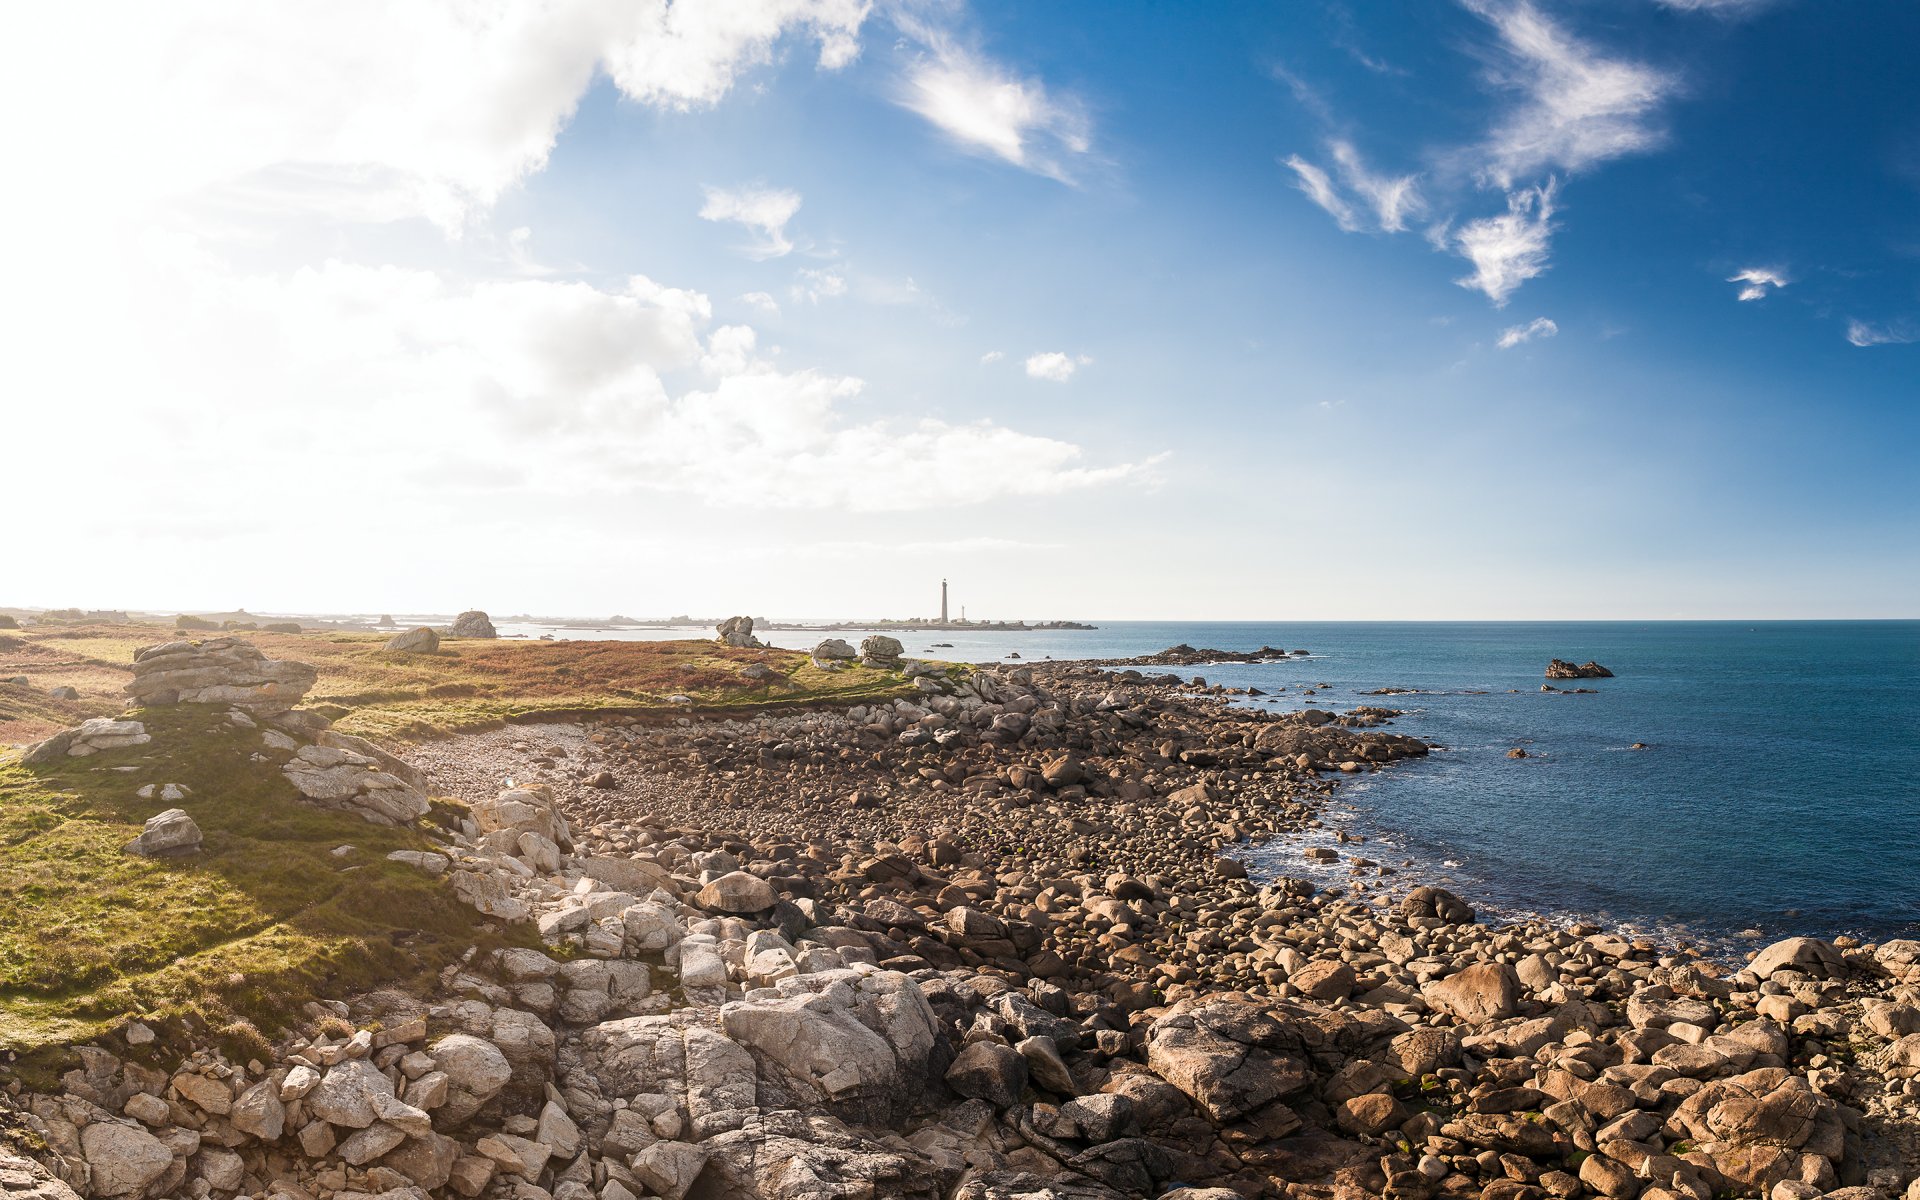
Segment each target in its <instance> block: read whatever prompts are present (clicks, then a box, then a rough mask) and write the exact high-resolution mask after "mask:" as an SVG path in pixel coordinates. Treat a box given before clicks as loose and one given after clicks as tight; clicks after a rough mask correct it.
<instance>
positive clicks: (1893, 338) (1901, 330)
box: [1847, 317, 1920, 348]
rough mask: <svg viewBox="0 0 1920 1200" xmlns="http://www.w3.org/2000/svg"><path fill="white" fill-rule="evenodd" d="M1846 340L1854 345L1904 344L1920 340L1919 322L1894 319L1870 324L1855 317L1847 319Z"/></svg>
mask: <svg viewBox="0 0 1920 1200" xmlns="http://www.w3.org/2000/svg"><path fill="white" fill-rule="evenodd" d="M1847 340H1848V341H1849V342H1852V343H1853V344H1854V345H1856V346H1860V347H1863V348H1864V347H1867V346H1905V345H1908V344H1910V343H1913V342H1920V322H1913V321H1894V322H1891V323H1882V324H1877V325H1876V324H1872V323H1870V322H1867V321H1862V320H1860V319H1858V318H1857V317H1850V318H1848V319H1847Z"/></svg>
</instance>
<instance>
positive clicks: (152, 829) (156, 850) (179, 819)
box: [127, 808, 202, 858]
mask: <svg viewBox="0 0 1920 1200" xmlns="http://www.w3.org/2000/svg"><path fill="white" fill-rule="evenodd" d="M201 840H202V839H201V836H200V826H198V825H196V824H194V821H193V818H192V817H190V816H188V815H187V813H186V810H185V809H180V808H170V809H168V810H167V811H165V812H163V813H159V814H158V815H156V816H151V817H148V818H147V824H146V828H145V829H143V830H141V831H140V836H139V837H137V838H135V839H133V840H132V841H131V842H128V843H127V853H128V854H140V855H144V856H146V857H147V858H166V857H168V856H171V855H179V854H192V853H194V852H195V851H197V850H199V849H200V843H201Z"/></svg>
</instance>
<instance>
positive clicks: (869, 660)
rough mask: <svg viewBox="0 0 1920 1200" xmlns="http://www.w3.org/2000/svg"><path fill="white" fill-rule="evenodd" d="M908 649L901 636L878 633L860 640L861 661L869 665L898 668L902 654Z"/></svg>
mask: <svg viewBox="0 0 1920 1200" xmlns="http://www.w3.org/2000/svg"><path fill="white" fill-rule="evenodd" d="M906 651H907V648H906V647H905V646H902V645H901V644H900V639H899V638H897V637H888V636H887V635H886V634H884V633H876V634H874V635H872V636H871V637H868V638H864V639H862V641H861V642H860V661H861V663H862V664H864V665H866V666H869V667H885V668H888V669H896V668H898V667H899V666H900V656H901V655H903V654H905V653H906Z"/></svg>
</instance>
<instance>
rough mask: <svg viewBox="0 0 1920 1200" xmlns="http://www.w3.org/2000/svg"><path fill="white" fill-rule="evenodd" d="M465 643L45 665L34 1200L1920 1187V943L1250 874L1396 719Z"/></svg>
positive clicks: (32, 976)
mask: <svg viewBox="0 0 1920 1200" xmlns="http://www.w3.org/2000/svg"><path fill="white" fill-rule="evenodd" d="M468 627H469V628H478V625H477V623H473V624H470V625H469V626H468ZM747 628H748V631H749V633H750V631H751V625H748V627H747ZM427 632H429V633H431V632H433V631H427ZM418 633H419V631H406V632H403V633H400V634H397V635H396V636H395V637H394V638H392V639H386V638H383V637H380V636H372V635H356V634H342V633H305V634H291V633H289V634H278V633H242V634H238V635H235V634H225V635H208V636H206V637H204V638H201V639H199V640H197V641H195V640H186V639H182V638H180V636H179V635H178V634H177V633H176V632H175V631H172V630H168V629H164V628H159V627H141V626H124V625H116V626H93V625H72V626H60V627H53V628H47V629H41V630H28V631H20V632H14V631H8V632H7V633H4V634H0V681H4V682H0V722H4V724H0V740H5V741H11V742H16V743H32V744H33V745H32V748H31V749H23V750H22V751H18V752H13V753H11V754H8V753H5V752H0V822H4V831H5V837H4V838H3V839H0V886H3V887H4V889H5V899H6V902H7V903H6V905H5V907H4V912H5V914H6V915H5V916H4V918H0V1043H4V1045H5V1047H6V1049H7V1051H8V1053H9V1058H8V1060H7V1062H6V1064H5V1067H4V1073H5V1074H6V1075H7V1076H8V1078H9V1084H8V1087H7V1088H6V1091H5V1093H4V1094H3V1095H0V1127H4V1128H5V1129H7V1130H9V1131H11V1133H10V1135H9V1136H10V1139H11V1140H12V1142H13V1144H14V1146H15V1149H14V1151H13V1153H12V1155H11V1156H9V1160H8V1162H7V1163H5V1164H4V1165H0V1178H3V1179H4V1181H5V1186H6V1189H7V1191H8V1192H9V1194H14V1193H19V1194H23V1195H25V1194H32V1195H35V1196H37V1197H49V1198H52V1197H61V1196H65V1195H69V1194H72V1193H74V1192H77V1193H79V1194H82V1195H86V1196H97V1197H140V1198H146V1200H159V1198H160V1197H167V1196H175V1195H190V1196H194V1197H199V1198H203V1197H214V1198H216V1200H229V1198H232V1197H239V1196H243V1195H244V1196H248V1197H284V1198H285V1200H328V1198H329V1197H353V1198H355V1200H358V1198H359V1197H366V1196H381V1197H386V1198H388V1200H420V1198H421V1197H424V1196H461V1197H467V1198H469V1200H471V1198H475V1197H481V1196H488V1197H501V1198H503V1200H504V1198H508V1197H511V1198H512V1200H645V1198H650V1197H661V1198H666V1200H681V1198H682V1197H694V1198H696V1200H714V1198H719V1197H760V1198H764V1200H803V1198H804V1200H815V1198H826V1197H871V1198H875V1200H877V1198H880V1197H906V1198H912V1200H921V1198H925V1200H933V1198H939V1200H948V1198H952V1197H959V1198H964V1200H1013V1198H1015V1197H1018V1198H1021V1200H1048V1198H1052V1200H1112V1198H1118V1197H1136V1196H1150V1197H1168V1198H1170V1200H1231V1198H1233V1197H1277V1196H1290V1197H1301V1198H1313V1200H1358V1198H1360V1197H1372V1196H1380V1197H1393V1198H1395V1200H1439V1198H1441V1197H1463V1198H1464V1197H1485V1198H1487V1200H1573V1198H1575V1197H1582V1196H1596V1197H1607V1198H1609V1200H1716V1198H1717V1197H1721V1196H1765V1197H1767V1198H1768V1200H1812V1198H1813V1197H1816V1196H1822V1195H1839V1196H1841V1197H1842V1200H1874V1198H1883V1200H1884V1198H1890V1197H1892V1196H1895V1195H1897V1194H1898V1193H1900V1192H1901V1191H1902V1190H1904V1189H1907V1188H1908V1187H1909V1185H1910V1184H1911V1183H1912V1181H1913V1178H1914V1175H1915V1173H1916V1169H1917V1167H1920V1123H1917V1122H1916V1110H1915V1108H1914V1107H1913V1105H1914V1103H1915V1099H1916V1095H1917V1094H1920V1083H1916V1081H1915V1076H1916V1074H1920V944H1916V943H1913V942H1887V943H1883V944H1879V945H1862V944H1858V943H1855V942H1853V941H1851V940H1849V939H1846V938H1838V937H1837V938H1834V939H1831V940H1816V939H1812V938H1795V939H1789V940H1787V941H1784V942H1781V943H1778V944H1776V945H1773V946H1770V947H1767V948H1765V949H1764V950H1761V951H1759V952H1758V953H1757V954H1756V955H1755V956H1754V957H1753V958H1752V959H1751V960H1750V961H1746V962H1722V961H1716V960H1714V959H1713V958H1711V957H1710V956H1704V955H1702V954H1699V953H1696V952H1694V951H1692V950H1690V949H1688V948H1685V947H1680V946H1672V945H1662V944H1656V943H1653V942H1650V941H1646V940H1640V939H1634V938H1629V937H1626V936H1622V935H1619V934H1617V933H1614V932H1612V931H1609V930H1606V929H1603V928H1599V927H1595V926H1571V927H1568V926H1560V925H1556V924H1553V923H1550V922H1548V921H1545V920H1537V919H1536V920H1524V921H1519V922H1515V923H1508V924H1501V925H1491V924H1487V923H1482V922H1480V921H1478V920H1476V914H1475V913H1474V912H1473V911H1472V909H1471V908H1470V907H1469V906H1468V905H1467V904H1465V903H1463V902H1462V901H1461V900H1460V899H1459V898H1457V897H1455V896H1452V895H1450V894H1448V893H1447V892H1445V891H1442V890H1440V889H1437V888H1433V887H1428V886H1423V883H1422V881H1421V880H1420V879H1419V878H1418V876H1417V874H1415V873H1407V872H1402V871H1400V870H1399V869H1397V868H1396V867H1395V866H1394V865H1393V864H1388V863H1383V862H1379V861H1376V860H1374V859H1372V858H1370V857H1368V854H1367V849H1368V848H1367V846H1366V845H1365V844H1363V843H1352V844H1343V845H1342V846H1341V848H1340V849H1337V850H1327V849H1325V848H1319V849H1317V850H1316V851H1315V853H1316V854H1318V855H1321V856H1325V855H1328V854H1331V855H1334V856H1335V857H1336V858H1337V859H1340V860H1343V861H1344V862H1345V863H1346V864H1347V866H1348V868H1349V871H1350V876H1349V879H1348V881H1347V883H1346V884H1345V885H1344V886H1341V887H1338V888H1332V889H1318V888H1315V887H1314V886H1313V885H1312V884H1310V883H1308V882H1306V881H1305V880H1303V879H1300V878H1294V877H1289V876H1286V875H1282V876H1281V877H1279V878H1277V879H1273V880H1270V881H1261V880H1253V879H1249V878H1248V877H1247V871H1246V868H1245V866H1244V865H1243V863H1242V861H1241V858H1240V855H1241V854H1242V853H1243V852H1244V851H1245V850H1246V849H1247V848H1249V847H1251V846H1253V845H1256V844H1260V843H1263V842H1266V841H1269V840H1271V839H1274V838H1276V837H1279V836H1282V835H1285V834H1288V833H1292V832H1297V831H1301V830H1305V829H1311V828H1314V827H1315V826H1316V824H1317V822H1318V821H1319V815H1318V814H1319V813H1320V812H1321V809H1322V807H1323V805H1324V804H1325V803H1326V801H1327V799H1328V797H1329V796H1330V795H1332V794H1333V793H1334V791H1335V789H1337V788H1338V787H1339V786H1340V781H1341V780H1342V779H1343V778H1347V777H1350V776H1355V775H1361V774H1366V773H1371V772H1375V771H1389V772H1391V771H1394V770H1398V769H1407V768H1405V767H1404V766H1402V765H1401V764H1404V763H1406V762H1408V761H1414V760H1418V759H1419V758H1421V757H1422V756H1424V755H1425V754H1426V753H1427V751H1428V747H1427V745H1426V744H1425V743H1424V742H1422V741H1421V740H1419V739H1418V738H1417V737H1416V736H1412V733H1413V732H1416V731H1415V730H1413V729H1412V728H1411V725H1410V722H1411V720H1412V718H1410V717H1408V716H1406V715H1404V714H1402V713H1399V712H1397V711H1396V710H1393V709H1389V708H1382V707H1374V706H1369V705H1362V706H1358V707H1353V708H1349V709H1347V710H1345V711H1333V710H1331V709H1319V708H1315V709H1305V710H1300V711H1294V712H1286V713H1278V712H1269V711H1256V710H1253V709H1249V708H1244V707H1234V706H1230V705H1229V704H1228V703H1227V702H1226V700H1225V698H1224V697H1223V696H1222V695H1221V694H1219V693H1220V689H1217V688H1213V687H1209V686H1207V685H1205V684H1202V683H1196V682H1194V681H1193V680H1192V679H1191V678H1183V677H1182V676H1180V675H1178V674H1174V673H1172V672H1170V671H1168V670H1166V669H1165V666H1164V665H1161V664H1149V665H1145V666H1140V667H1131V666H1115V665H1102V664H1090V663H1046V664H1036V665H1032V666H1024V667H1012V668H1009V667H1004V666H1002V667H991V668H969V667H961V666H952V665H948V664H927V663H918V662H914V661H911V660H902V659H898V658H897V657H896V655H897V650H898V646H897V643H894V645H893V647H892V650H893V652H894V653H893V654H889V653H887V647H886V646H885V645H883V644H878V643H876V644H875V645H872V646H867V647H863V649H862V653H861V655H860V656H859V658H858V660H850V659H844V657H843V656H839V655H837V654H836V653H827V652H826V646H827V644H826V643H823V646H822V648H819V649H817V651H816V653H815V654H814V655H808V654H804V653H795V652H788V651H779V650H771V649H767V648H750V647H742V646H738V645H721V644H716V643H712V642H697V643H688V642H676V643H634V642H618V643H616V642H601V643H582V642H573V643H569V642H524V641H523V642H507V641H499V640H494V639H489V638H484V637H476V638H457V637H450V636H449V637H440V636H438V635H435V636H434V637H433V638H432V639H430V640H429V639H427V638H423V637H419V636H417V635H418ZM879 641H880V642H884V641H890V639H880V640H879ZM405 647H413V648H411V649H408V648H405ZM1169 653H1170V658H1169V660H1167V661H1169V662H1179V663H1180V664H1181V665H1185V664H1186V660H1187V659H1189V658H1190V657H1196V656H1201V655H1205V654H1208V653H1211V652H1208V651H1202V650H1194V649H1193V648H1191V647H1181V648H1175V652H1169ZM1281 654H1282V652H1280V651H1272V654H1271V656H1270V657H1269V658H1267V659H1264V660H1262V661H1274V660H1276V659H1277V658H1278V657H1279V656H1281ZM823 663H824V664H825V665H822V664H823ZM303 664H305V665H303ZM21 679H24V682H15V680H21ZM56 689H71V691H72V694H71V695H66V694H65V693H64V692H63V694H62V695H61V696H58V697H56V696H54V695H53V692H54V691H55V690H56ZM129 700H133V701H136V703H135V704H134V705H133V706H131V707H129V705H128V703H127V702H128V701H129ZM176 810H177V811H176ZM189 826H190V827H191V828H189ZM150 855H152V856H151V857H150ZM1910 1194H1911V1193H1910Z"/></svg>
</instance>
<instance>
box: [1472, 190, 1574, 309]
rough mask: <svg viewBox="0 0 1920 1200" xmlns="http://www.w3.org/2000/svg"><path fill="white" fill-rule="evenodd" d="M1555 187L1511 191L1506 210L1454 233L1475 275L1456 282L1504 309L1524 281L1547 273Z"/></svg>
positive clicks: (1475, 221)
mask: <svg viewBox="0 0 1920 1200" xmlns="http://www.w3.org/2000/svg"><path fill="white" fill-rule="evenodd" d="M1556 188H1557V184H1556V182H1555V181H1554V180H1551V179H1549V180H1548V181H1547V182H1546V183H1544V184H1542V185H1541V186H1539V187H1535V188H1522V189H1520V190H1519V191H1515V192H1509V193H1507V211H1506V212H1504V213H1501V214H1500V215H1499V216H1494V217H1481V218H1479V219H1478V220H1474V221H1469V222H1467V223H1466V224H1465V225H1462V226H1461V227H1460V229H1459V231H1458V232H1456V233H1454V234H1452V235H1451V237H1450V238H1449V240H1448V244H1449V245H1451V246H1452V247H1453V249H1454V250H1455V251H1456V252H1457V253H1459V254H1460V255H1461V257H1463V258H1465V259H1466V260H1467V261H1468V262H1470V263H1472V264H1473V274H1471V275H1466V276H1462V277H1461V278H1459V279H1456V280H1454V282H1455V283H1457V284H1459V285H1460V286H1461V287H1464V288H1472V289H1473V290H1475V291H1478V292H1483V293H1485V295H1486V297H1487V299H1489V300H1491V301H1493V303H1494V306H1495V307H1498V308H1504V307H1506V304H1507V301H1508V300H1509V299H1511V298H1512V296H1513V293H1514V291H1515V290H1516V289H1518V288H1519V286H1520V285H1521V284H1523V283H1525V282H1526V281H1527V280H1529V279H1533V278H1536V277H1538V276H1539V275H1541V274H1542V273H1544V272H1545V271H1546V269H1547V250H1548V243H1549V241H1550V240H1551V237H1552V234H1553V212H1554V192H1555V190H1556Z"/></svg>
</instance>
